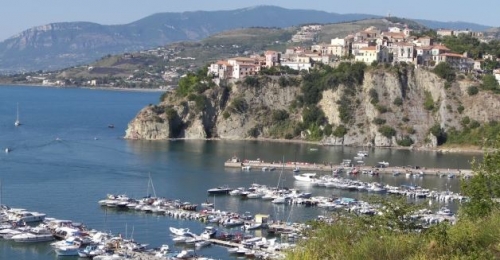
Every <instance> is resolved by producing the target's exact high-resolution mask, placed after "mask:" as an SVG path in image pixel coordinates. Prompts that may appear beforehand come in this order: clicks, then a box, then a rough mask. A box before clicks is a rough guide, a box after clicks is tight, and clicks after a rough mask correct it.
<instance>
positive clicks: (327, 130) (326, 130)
mask: <svg viewBox="0 0 500 260" xmlns="http://www.w3.org/2000/svg"><path fill="white" fill-rule="evenodd" d="M332 133H333V126H332V125H330V124H326V126H325V128H324V129H323V134H324V135H326V136H330V135H332Z"/></svg>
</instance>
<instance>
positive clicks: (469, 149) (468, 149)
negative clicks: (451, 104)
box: [123, 136, 489, 155]
mask: <svg viewBox="0 0 500 260" xmlns="http://www.w3.org/2000/svg"><path fill="white" fill-rule="evenodd" d="M123 139H127V140H141V139H133V138H126V137H125V136H124V137H123ZM164 140H171V141H176V140H185V141H189V140H205V141H256V142H274V143H295V144H310V145H316V146H338V147H340V146H344V147H359V148H364V149H365V148H366V146H356V145H325V144H323V143H322V142H321V141H307V140H297V139H274V138H227V139H226V138H205V139H203V138H201V139H195V138H169V139H164ZM153 141H154V140H153ZM369 148H377V149H397V150H412V151H429V152H438V153H463V154H477V155H483V154H485V152H488V151H489V150H484V149H481V148H480V147H475V146H463V147H458V146H444V147H434V148H431V147H391V146H369Z"/></svg>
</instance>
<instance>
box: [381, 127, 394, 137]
mask: <svg viewBox="0 0 500 260" xmlns="http://www.w3.org/2000/svg"><path fill="white" fill-rule="evenodd" d="M378 132H379V133H381V134H382V135H383V136H385V137H387V138H391V137H393V136H395V135H396V130H395V129H394V128H392V127H390V126H388V125H383V126H381V127H380V128H379V129H378Z"/></svg>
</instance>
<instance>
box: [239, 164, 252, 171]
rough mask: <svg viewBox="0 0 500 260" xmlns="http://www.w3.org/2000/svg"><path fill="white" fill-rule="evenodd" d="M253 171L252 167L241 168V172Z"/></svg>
mask: <svg viewBox="0 0 500 260" xmlns="http://www.w3.org/2000/svg"><path fill="white" fill-rule="evenodd" d="M251 169H252V167H251V166H250V165H245V166H241V170H243V171H250V170H251Z"/></svg>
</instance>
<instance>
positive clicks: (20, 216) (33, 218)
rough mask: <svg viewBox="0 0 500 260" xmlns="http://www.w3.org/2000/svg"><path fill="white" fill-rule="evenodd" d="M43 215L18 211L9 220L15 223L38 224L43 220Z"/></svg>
mask: <svg viewBox="0 0 500 260" xmlns="http://www.w3.org/2000/svg"><path fill="white" fill-rule="evenodd" d="M45 216H46V214H45V213H39V212H31V211H20V212H16V213H15V214H14V215H13V216H12V217H11V218H10V219H11V220H13V221H16V222H25V223H31V222H40V221H43V220H44V219H45Z"/></svg>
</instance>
